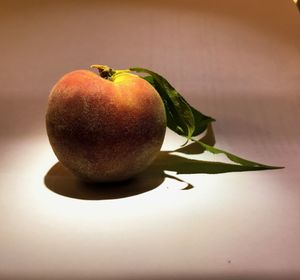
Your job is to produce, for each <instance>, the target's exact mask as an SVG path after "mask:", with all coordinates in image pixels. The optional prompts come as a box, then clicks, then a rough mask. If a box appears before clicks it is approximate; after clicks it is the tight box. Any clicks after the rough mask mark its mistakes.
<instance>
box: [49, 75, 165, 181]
mask: <svg viewBox="0 0 300 280" xmlns="http://www.w3.org/2000/svg"><path fill="white" fill-rule="evenodd" d="M46 128H47V134H48V137H49V141H50V144H51V146H52V148H53V151H54V153H55V155H56V156H57V158H58V159H59V161H60V162H61V163H62V164H63V165H64V166H66V167H67V168H68V169H70V170H71V171H72V172H73V173H74V174H75V175H77V176H78V177H80V178H82V179H83V180H87V181H93V182H109V181H122V180H125V179H128V178H130V177H133V176H134V175H136V174H138V173H140V172H142V171H143V170H145V169H146V168H147V167H148V166H149V165H150V164H151V163H152V161H153V160H154V159H155V157H156V156H157V154H158V153H159V151H160V148H161V145H162V143H163V139H164V135H165V130H166V115H165V109H164V104H163V101H162V100H161V98H160V96H159V94H158V93H157V92H156V90H155V89H154V88H153V87H152V86H151V85H150V84H149V83H148V82H147V81H145V80H144V79H142V78H141V77H139V76H137V75H134V74H131V73H126V72H121V73H116V74H115V75H113V76H112V77H111V79H105V78H103V77H101V76H99V75H97V74H95V73H94V72H91V71H88V70H76V71H73V72H70V73H68V74H66V75H64V76H63V77H62V78H61V79H60V80H59V81H58V82H57V83H56V85H55V86H54V87H53V89H52V90H51V93H50V96H49V100H48V108H47V113H46Z"/></svg>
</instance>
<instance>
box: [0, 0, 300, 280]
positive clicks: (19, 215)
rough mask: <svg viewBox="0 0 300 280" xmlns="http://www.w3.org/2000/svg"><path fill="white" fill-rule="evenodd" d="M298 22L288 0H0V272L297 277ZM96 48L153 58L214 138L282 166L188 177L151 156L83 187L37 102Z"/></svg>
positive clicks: (120, 63) (116, 61)
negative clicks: (124, 181) (131, 177)
mask: <svg viewBox="0 0 300 280" xmlns="http://www.w3.org/2000/svg"><path fill="white" fill-rule="evenodd" d="M299 23H300V17H299V12H298V11H297V9H296V7H295V5H294V3H293V2H292V1H285V0H275V1H259V0H254V1H238V0H228V1H208V0H207V1H191V0H187V1H32V0H30V1H1V2H0V40H1V44H0V61H1V63H0V84H1V89H0V109H1V111H0V114H1V118H0V125H1V130H0V144H1V145H0V152H1V161H0V220H1V226H0V279H1V280H2V279H292V278H294V279H299V278H300V238H299V236H300V214H299V213H300V189H299V180H300V175H299V171H298V167H299V156H300V145H299V141H300V129H299V121H300V119H299V111H300V97H299V94H300V82H299V81H300V74H299V73H300V72H299V68H300V28H299ZM93 63H99V64H108V65H110V66H111V67H114V68H117V69H118V68H119V69H123V68H127V67H129V66H142V67H148V68H150V69H153V70H155V71H157V72H159V73H161V74H163V75H164V76H165V77H167V78H168V79H169V81H171V82H172V84H173V85H174V86H175V87H176V88H177V89H178V90H180V92H181V93H182V94H183V95H184V96H185V97H186V99H187V100H188V101H189V102H190V103H191V104H193V105H194V106H196V107H197V108H198V109H199V110H200V111H202V112H204V113H206V114H209V115H211V116H213V117H215V118H216V119H217V122H216V123H215V124H214V133H215V137H216V145H217V146H218V147H220V148H224V149H227V150H229V151H232V152H235V153H237V154H240V155H243V156H245V157H248V158H250V159H253V160H256V161H260V162H264V163H268V164H274V165H283V166H285V167H286V168H285V169H283V170H277V171H263V172H246V173H225V174H212V175H209V174H206V173H205V172H203V173H200V174H193V175H179V176H178V177H179V178H181V179H182V180H184V181H186V182H188V183H192V184H194V186H195V188H193V189H191V190H186V191H183V190H181V189H182V188H184V187H185V186H186V183H184V182H179V181H176V180H174V179H170V178H166V177H165V176H163V175H162V174H161V173H157V170H156V169H155V168H157V166H154V167H153V168H152V169H150V171H148V172H146V173H145V174H143V175H142V176H140V177H139V178H138V179H137V181H135V183H134V184H129V185H124V186H121V187H122V188H123V189H122V190H121V192H119V189H117V193H114V191H113V192H111V191H107V189H105V190H103V187H102V190H88V191H87V190H86V189H84V188H83V187H82V186H81V185H78V184H77V183H76V181H75V179H74V178H73V177H72V176H71V175H70V174H68V173H67V171H66V170H63V169H62V167H59V166H58V165H55V164H56V163H57V160H56V158H55V156H54V154H53V152H52V150H51V147H50V146H49V144H48V140H47V136H46V133H45V128H44V113H45V107H46V102H47V96H48V93H49V91H50V89H51V87H52V86H53V84H54V83H55V82H56V81H57V79H58V78H59V77H60V76H61V75H63V74H64V73H66V72H68V71H71V70H74V69H80V68H84V69H86V68H88V66H89V65H90V64H93ZM182 143H183V139H181V138H180V137H177V136H175V135H174V134H173V133H171V132H170V131H168V133H167V135H166V139H165V143H164V146H163V149H164V150H165V149H175V148H177V147H179V145H180V144H182ZM190 157H192V156H190ZM196 158H197V159H201V160H216V159H217V160H224V158H223V157H220V158H218V157H217V158H216V157H212V156H211V155H208V154H206V153H205V154H201V155H199V156H196ZM54 165H55V166H54ZM158 165H159V164H158ZM53 166H54V167H53ZM51 168H52V169H51ZM49 170H50V171H49ZM48 171H49V173H50V175H49V173H48ZM47 173H48V177H47V176H46V179H45V182H44V177H45V175H46V174H47ZM168 174H172V175H174V174H175V173H174V172H171V173H170V172H168ZM45 183H46V185H47V186H48V187H46V185H45ZM49 186H50V187H49ZM119 187H120V186H119ZM119 187H118V188H119ZM114 190H115V189H114ZM201 277H202V278H201Z"/></svg>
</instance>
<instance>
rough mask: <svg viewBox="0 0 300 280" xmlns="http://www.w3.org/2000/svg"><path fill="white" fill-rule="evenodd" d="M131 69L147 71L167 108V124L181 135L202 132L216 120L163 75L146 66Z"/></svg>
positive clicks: (149, 80)
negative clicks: (195, 105)
mask: <svg viewBox="0 0 300 280" xmlns="http://www.w3.org/2000/svg"><path fill="white" fill-rule="evenodd" d="M130 70H131V71H135V72H139V73H147V74H149V75H150V76H146V77H144V79H145V80H146V81H148V82H149V83H150V84H151V85H152V86H153V87H154V88H155V89H156V90H157V92H158V93H159V94H160V96H161V98H162V100H163V102H164V105H165V109H166V116H167V126H168V127H169V128H170V129H171V130H173V131H174V132H176V133H177V134H179V135H183V136H185V137H187V139H188V140H190V139H191V138H192V136H196V135H198V134H200V133H202V132H203V131H204V130H205V129H206V128H207V125H208V124H209V123H210V122H212V121H214V119H212V118H211V117H208V116H205V115H204V114H202V113H200V112H199V111H197V110H196V109H195V108H193V107H192V106H190V105H189V103H188V102H187V101H186V100H185V99H184V98H183V97H182V96H181V95H180V93H179V92H178V91H177V90H176V89H175V88H174V87H173V86H172V85H171V84H170V83H169V82H168V81H167V80H166V79H165V78H163V77H162V76H161V75H159V74H157V73H155V72H153V71H151V70H149V69H145V68H138V67H132V68H130Z"/></svg>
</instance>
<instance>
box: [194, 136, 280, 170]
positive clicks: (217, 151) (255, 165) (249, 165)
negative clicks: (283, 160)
mask: <svg viewBox="0 0 300 280" xmlns="http://www.w3.org/2000/svg"><path fill="white" fill-rule="evenodd" d="M193 141H194V142H196V143H198V144H199V145H201V147H202V148H204V149H205V150H206V151H208V152H211V153H213V154H224V155H226V156H227V157H228V158H229V159H230V160H231V161H233V162H235V163H238V164H240V165H241V166H245V167H247V168H248V169H247V170H262V169H280V168H284V167H280V166H271V165H266V164H261V163H258V162H254V161H250V160H247V159H244V158H241V157H239V156H236V155H234V154H232V153H228V152H226V151H224V150H221V149H218V148H215V147H213V146H210V145H207V144H205V143H203V142H202V141H200V140H195V139H193Z"/></svg>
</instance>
